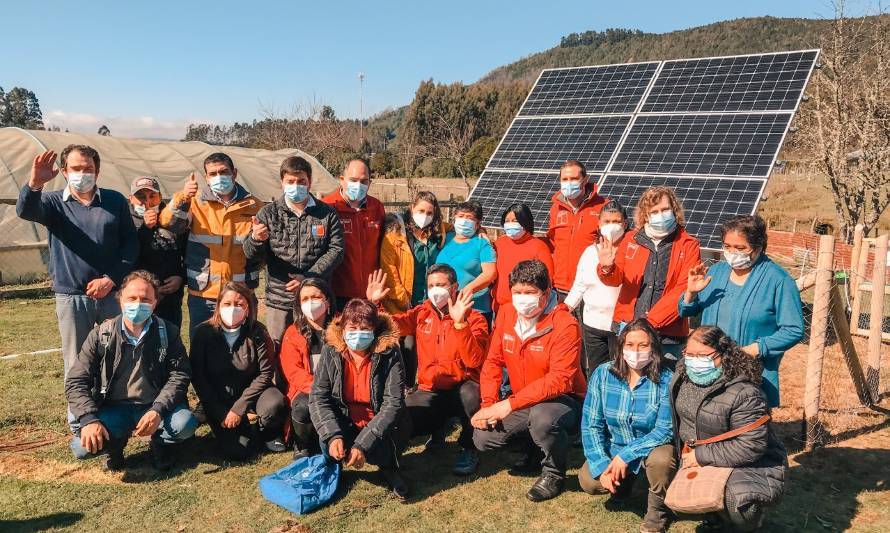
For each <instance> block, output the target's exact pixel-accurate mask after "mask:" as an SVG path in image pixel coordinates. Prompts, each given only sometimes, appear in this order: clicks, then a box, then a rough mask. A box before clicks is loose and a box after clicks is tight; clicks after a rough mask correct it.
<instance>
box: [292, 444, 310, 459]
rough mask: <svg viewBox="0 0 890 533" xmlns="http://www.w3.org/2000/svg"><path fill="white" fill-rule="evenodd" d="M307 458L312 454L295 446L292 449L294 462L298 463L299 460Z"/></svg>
mask: <svg viewBox="0 0 890 533" xmlns="http://www.w3.org/2000/svg"><path fill="white" fill-rule="evenodd" d="M307 457H312V452H310V451H309V450H301V449H300V448H297V447H296V446H295V447H294V461H299V460H300V459H305V458H307Z"/></svg>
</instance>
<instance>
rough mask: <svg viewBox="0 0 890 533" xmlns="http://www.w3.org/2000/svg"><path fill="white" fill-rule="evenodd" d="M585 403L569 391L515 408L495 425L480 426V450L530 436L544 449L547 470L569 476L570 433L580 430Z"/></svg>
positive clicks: (543, 463)
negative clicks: (526, 406) (525, 407)
mask: <svg viewBox="0 0 890 533" xmlns="http://www.w3.org/2000/svg"><path fill="white" fill-rule="evenodd" d="M580 422H581V406H580V405H579V404H578V402H577V400H575V399H574V398H573V397H571V396H568V395H565V394H564V395H562V396H557V397H556V398H554V399H552V400H547V401H543V402H541V403H538V404H535V405H533V406H531V407H529V408H527V409H521V410H519V411H513V412H512V413H510V414H509V415H508V416H507V418H505V419H503V420H502V421H501V422H500V423H499V424H498V425H497V426H496V427H495V428H494V429H476V430H474V431H473V442H474V443H475V444H476V448H478V449H479V450H482V451H485V450H494V449H497V448H501V447H503V446H505V445H506V444H507V443H509V442H510V441H512V440H514V439H517V438H521V437H523V436H530V437H531V439H532V441H533V442H534V444H535V446H537V447H538V448H540V449H541V451H542V452H544V460H543V461H541V467H542V471H543V473H545V474H553V475H555V476H558V477H561V478H565V475H566V460H567V458H568V453H569V433H574V432H575V431H577V430H578V426H579V424H580Z"/></svg>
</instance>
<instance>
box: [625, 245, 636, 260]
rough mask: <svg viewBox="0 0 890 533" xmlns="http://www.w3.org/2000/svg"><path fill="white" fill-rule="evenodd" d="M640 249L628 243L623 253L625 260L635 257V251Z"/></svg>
mask: <svg viewBox="0 0 890 533" xmlns="http://www.w3.org/2000/svg"><path fill="white" fill-rule="evenodd" d="M639 247H640V245H639V244H634V243H632V242H631V243H628V244H627V250H625V251H624V257H625V259H633V258H634V256H635V255H637V249H638V248H639Z"/></svg>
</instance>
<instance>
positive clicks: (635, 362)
mask: <svg viewBox="0 0 890 533" xmlns="http://www.w3.org/2000/svg"><path fill="white" fill-rule="evenodd" d="M621 355H622V356H623V357H624V362H626V363H627V365H628V366H629V367H631V368H633V369H634V370H640V369H642V368H645V367H646V365H648V364H649V362H650V361H652V351H651V350H649V351H646V352H635V351H633V350H628V349H627V348H624V349H623V350H622V351H621Z"/></svg>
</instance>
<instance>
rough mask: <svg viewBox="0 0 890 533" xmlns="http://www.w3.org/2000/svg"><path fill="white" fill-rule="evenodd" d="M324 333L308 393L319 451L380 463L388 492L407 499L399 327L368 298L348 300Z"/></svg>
mask: <svg viewBox="0 0 890 533" xmlns="http://www.w3.org/2000/svg"><path fill="white" fill-rule="evenodd" d="M325 338H326V341H327V344H326V345H325V347H324V348H323V349H322V352H321V358H320V360H319V363H318V367H317V368H316V371H315V375H314V379H313V381H312V393H311V394H310V396H309V413H310V415H311V417H312V424H313V425H314V426H315V429H316V431H318V436H319V439H320V440H321V443H322V444H323V450H324V451H325V453H327V455H328V456H329V457H331V458H332V459H334V460H336V461H345V464H346V466H347V467H354V468H362V467H363V466H364V464H365V462H366V461H367V462H368V463H371V464H374V465H377V466H379V467H380V471H381V472H382V473H383V476H384V477H385V478H386V481H387V483H389V486H390V487H391V488H392V491H393V493H395V495H396V496H397V497H398V498H400V499H405V498H407V496H408V487H407V485H406V484H405V481H404V480H403V479H402V477H401V475H400V474H399V472H398V469H399V457H400V455H401V452H402V451H403V450H404V449H405V447H406V446H407V444H408V439H409V438H410V435H411V428H410V427H408V426H409V425H410V423H409V421H408V417H407V411H406V409H405V368H404V364H403V363H402V355H401V353H400V352H399V330H398V327H396V325H395V323H394V322H393V320H392V318H390V317H389V315H386V314H383V313H378V311H377V306H375V305H374V304H372V303H371V302H369V301H367V300H359V299H353V300H350V301H349V303H347V304H346V307H344V308H343V312H342V313H341V315H340V316H339V317H337V318H335V319H334V321H333V322H332V323H331V325H330V326H328V328H327V332H326V336H325Z"/></svg>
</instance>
